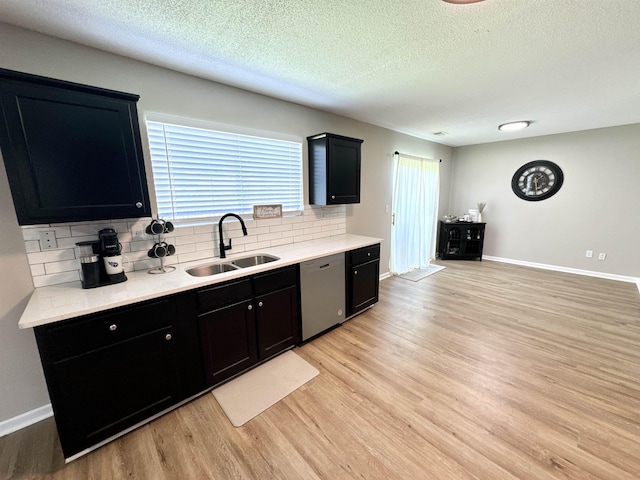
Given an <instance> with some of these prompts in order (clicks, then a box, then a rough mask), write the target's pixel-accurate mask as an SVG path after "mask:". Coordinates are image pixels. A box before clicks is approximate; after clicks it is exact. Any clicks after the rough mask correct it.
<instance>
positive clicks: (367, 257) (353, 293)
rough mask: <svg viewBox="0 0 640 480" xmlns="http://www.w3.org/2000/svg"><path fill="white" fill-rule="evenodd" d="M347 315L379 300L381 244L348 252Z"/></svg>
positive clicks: (353, 313)
mask: <svg viewBox="0 0 640 480" xmlns="http://www.w3.org/2000/svg"><path fill="white" fill-rule="evenodd" d="M346 269H347V272H346V275H347V278H346V280H347V282H346V283H347V317H350V316H352V315H355V314H356V313H359V312H361V311H362V310H364V309H365V308H367V307H370V306H371V305H373V304H374V303H377V301H378V292H379V286H380V244H377V245H372V246H370V247H363V248H359V249H357V250H351V251H350V252H347V265H346Z"/></svg>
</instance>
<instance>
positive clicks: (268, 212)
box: [253, 204, 282, 220]
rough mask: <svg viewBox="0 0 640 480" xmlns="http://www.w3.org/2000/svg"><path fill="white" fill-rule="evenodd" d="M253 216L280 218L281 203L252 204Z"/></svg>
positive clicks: (257, 217) (255, 217)
mask: <svg viewBox="0 0 640 480" xmlns="http://www.w3.org/2000/svg"><path fill="white" fill-rule="evenodd" d="M253 218H254V219H256V220H257V219H259V218H282V204H280V205H254V206H253Z"/></svg>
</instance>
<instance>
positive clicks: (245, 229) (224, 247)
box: [218, 213, 247, 258]
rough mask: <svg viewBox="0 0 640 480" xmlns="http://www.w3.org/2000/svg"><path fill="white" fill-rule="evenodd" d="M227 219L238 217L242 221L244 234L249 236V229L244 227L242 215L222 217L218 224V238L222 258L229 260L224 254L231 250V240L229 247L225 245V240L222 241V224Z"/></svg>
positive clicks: (225, 215)
mask: <svg viewBox="0 0 640 480" xmlns="http://www.w3.org/2000/svg"><path fill="white" fill-rule="evenodd" d="M227 217H236V218H237V219H238V220H240V225H241V226H242V233H243V234H244V235H245V237H246V236H247V227H245V226H244V220H242V218H240V215H236V214H235V213H226V214H224V215H223V216H222V218H221V219H220V221H219V222H218V236H219V237H220V258H227V255H226V254H225V253H224V252H226V251H227V250H231V239H229V246H226V245H225V244H224V240H223V239H222V222H223V220H224V219H225V218H227Z"/></svg>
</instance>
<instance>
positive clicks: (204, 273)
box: [187, 253, 280, 277]
mask: <svg viewBox="0 0 640 480" xmlns="http://www.w3.org/2000/svg"><path fill="white" fill-rule="evenodd" d="M276 260H280V257H276V256H275V255H269V254H268V253H259V254H257V255H250V256H248V257H240V258H236V259H235V260H231V261H229V262H219V263H208V264H206V265H198V266H197V267H191V268H189V269H187V273H188V274H189V275H192V276H194V277H208V276H210V275H217V274H218V273H224V272H233V271H235V270H240V269H241V268H246V267H255V266H256V265H262V264H263V263H269V262H275V261H276Z"/></svg>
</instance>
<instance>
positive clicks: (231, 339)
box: [199, 300, 258, 386]
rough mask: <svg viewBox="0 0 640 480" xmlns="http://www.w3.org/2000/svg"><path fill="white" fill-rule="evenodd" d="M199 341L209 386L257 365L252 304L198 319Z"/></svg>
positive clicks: (244, 304)
mask: <svg viewBox="0 0 640 480" xmlns="http://www.w3.org/2000/svg"><path fill="white" fill-rule="evenodd" d="M199 323H200V341H201V346H202V354H203V357H204V363H205V377H206V381H207V385H208V386H212V385H216V384H218V383H220V382H221V381H223V380H226V379H227V378H230V377H232V376H233V375H235V374H236V373H239V372H241V371H243V370H245V369H247V368H249V367H250V366H251V365H253V364H254V363H256V362H257V360H258V352H257V346H256V328H255V314H254V307H253V302H252V301H251V300H246V301H244V302H239V303H236V304H234V305H230V306H228V307H224V308H220V309H218V310H214V311H212V312H209V313H205V314H202V315H200V316H199Z"/></svg>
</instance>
